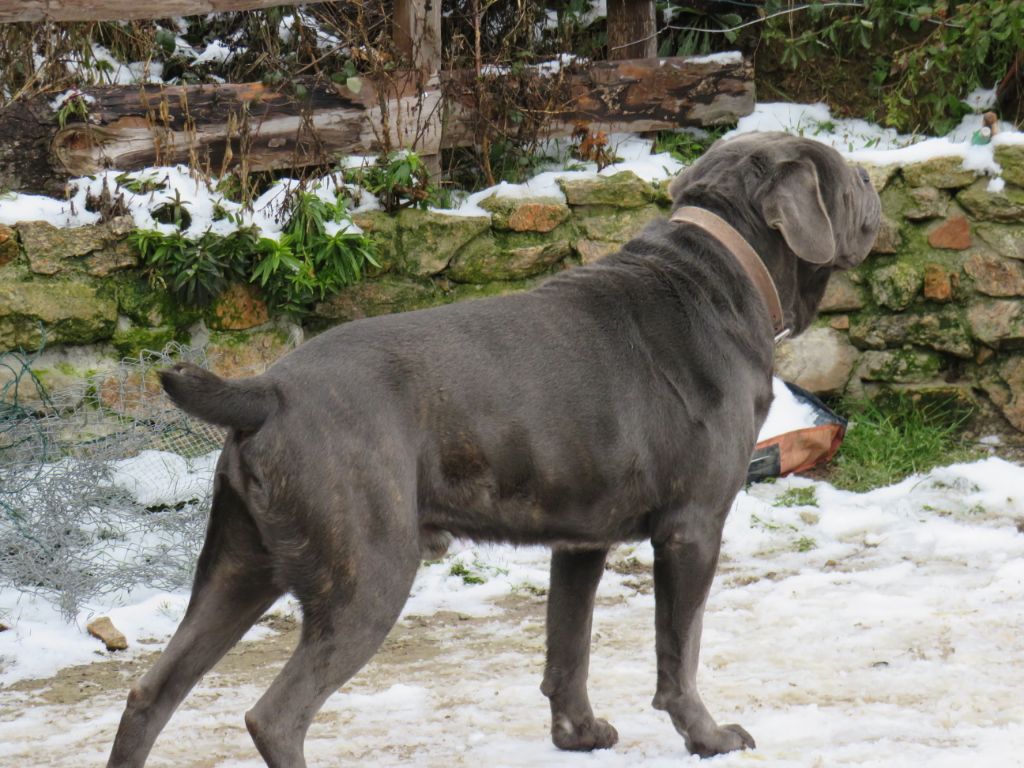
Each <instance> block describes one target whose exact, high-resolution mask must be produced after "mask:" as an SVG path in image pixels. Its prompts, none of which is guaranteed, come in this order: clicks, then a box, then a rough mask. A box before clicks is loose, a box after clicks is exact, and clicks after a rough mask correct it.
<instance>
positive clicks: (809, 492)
mask: <svg viewBox="0 0 1024 768" xmlns="http://www.w3.org/2000/svg"><path fill="white" fill-rule="evenodd" d="M772 506H774V507H816V506H818V497H817V496H816V495H815V493H814V487H813V486H808V487H807V488H790V489H789V490H787V491H784V492H783V493H781V494H779V498H777V499H776V500H775V503H774V504H773V505H772Z"/></svg>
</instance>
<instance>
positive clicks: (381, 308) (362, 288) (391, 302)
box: [314, 276, 448, 322]
mask: <svg viewBox="0 0 1024 768" xmlns="http://www.w3.org/2000/svg"><path fill="white" fill-rule="evenodd" d="M446 303H448V298H447V296H446V295H445V294H444V292H443V291H441V289H440V288H438V287H437V285H435V284H434V283H433V282H431V281H429V280H428V281H425V282H419V281H416V280H410V279H408V278H402V277H391V276H386V277H381V278H379V279H377V280H367V281H364V282H362V283H356V284H355V285H352V286H349V287H348V288H345V289H343V290H341V291H339V292H338V293H336V294H335V295H333V296H331V297H330V298H328V299H327V300H326V301H323V302H321V303H320V304H317V305H316V308H315V310H314V313H315V314H316V316H317V317H321V318H324V319H327V320H331V321H334V322H348V321H350V320H358V319H360V318H364V317H376V316H378V315H388V314H392V313H394V312H406V311H409V310H413V309H423V308H424V307H434V306H437V305H439V304H446Z"/></svg>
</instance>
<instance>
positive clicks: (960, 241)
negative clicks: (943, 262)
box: [928, 215, 971, 251]
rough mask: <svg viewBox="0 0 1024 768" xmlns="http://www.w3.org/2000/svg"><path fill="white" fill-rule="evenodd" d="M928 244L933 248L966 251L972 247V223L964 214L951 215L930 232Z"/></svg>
mask: <svg viewBox="0 0 1024 768" xmlns="http://www.w3.org/2000/svg"><path fill="white" fill-rule="evenodd" d="M928 244H929V245H930V246H931V247H932V248H944V249H946V250H949V251H966V250H967V249H968V248H970V247H971V224H970V222H969V221H967V218H966V217H964V216H959V215H957V216H951V217H950V218H948V219H947V220H946V221H944V222H943V223H942V224H940V225H939V226H938V227H936V228H935V229H933V230H932V231H931V232H929V233H928Z"/></svg>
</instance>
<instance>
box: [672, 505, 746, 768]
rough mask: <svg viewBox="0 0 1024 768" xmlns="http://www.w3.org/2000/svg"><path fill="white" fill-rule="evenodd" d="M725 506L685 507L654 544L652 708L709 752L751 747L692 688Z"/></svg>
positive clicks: (692, 745) (696, 750)
mask: <svg viewBox="0 0 1024 768" xmlns="http://www.w3.org/2000/svg"><path fill="white" fill-rule="evenodd" d="M729 506H731V499H730V503H729V505H727V506H726V507H725V509H723V510H720V511H719V514H717V515H715V514H714V513H711V514H709V515H708V516H707V517H705V516H703V515H702V514H701V513H699V512H696V511H693V510H690V511H688V512H685V513H683V514H682V515H680V516H679V518H677V520H676V522H675V523H673V524H672V526H671V528H669V529H668V530H663V531H661V532H660V535H656V536H654V537H652V542H653V544H654V600H655V629H656V646H657V655H658V690H657V693H656V694H655V697H654V707H655V709H661V710H665V711H667V712H668V714H669V717H671V718H672V724H673V725H674V726H675V728H676V730H677V731H678V732H679V733H680V735H681V736H682V737H683V738H684V739H685V740H686V748H687V749H688V750H689V751H690V752H691V753H692V754H695V755H700V756H701V757H712V756H714V755H719V754H722V753H723V752H732V751H733V750H737V749H747V748H751V749H752V748H753V747H754V740H753V739H752V738H751V736H750V734H749V733H747V732H746V731H745V730H744V729H743V728H741V727H740V726H738V725H725V726H721V727H720V726H719V725H718V724H717V723H715V720H714V718H712V717H711V714H710V713H709V712H708V710H707V708H706V707H705V706H704V702H703V701H701V698H700V694H699V693H698V692H697V661H698V656H699V654H700V635H701V630H702V628H703V615H704V605H705V603H706V602H707V598H708V592H709V591H710V590H711V582H712V580H713V579H714V575H715V566H716V565H717V564H718V553H719V550H720V549H721V544H722V527H723V525H724V522H725V516H726V514H727V512H728V509H729Z"/></svg>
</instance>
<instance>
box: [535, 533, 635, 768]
mask: <svg viewBox="0 0 1024 768" xmlns="http://www.w3.org/2000/svg"><path fill="white" fill-rule="evenodd" d="M607 556H608V550H607V549H592V550H577V549H558V548H556V549H554V550H553V551H552V553H551V588H550V590H549V592H548V617H547V625H548V655H547V663H546V664H545V667H544V682H543V683H542V684H541V687H540V689H541V691H542V692H543V693H544V695H545V696H547V697H548V699H550V702H551V740H552V741H553V742H554V743H555V746H556V747H558V748H559V749H572V750H591V749H607V748H608V747H611V746H612V745H614V744H615V742H617V741H618V740H619V735H618V733H616V732H615V729H614V728H613V727H612V726H611V725H609V724H608V723H607V722H606V721H605V720H601V719H599V718H595V717H594V712H593V710H592V709H591V708H590V699H589V697H588V696H587V672H588V669H589V666H590V628H591V620H592V618H593V614H594V595H595V594H596V592H597V585H598V582H600V581H601V574H602V573H603V572H604V562H605V558H606V557H607Z"/></svg>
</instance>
